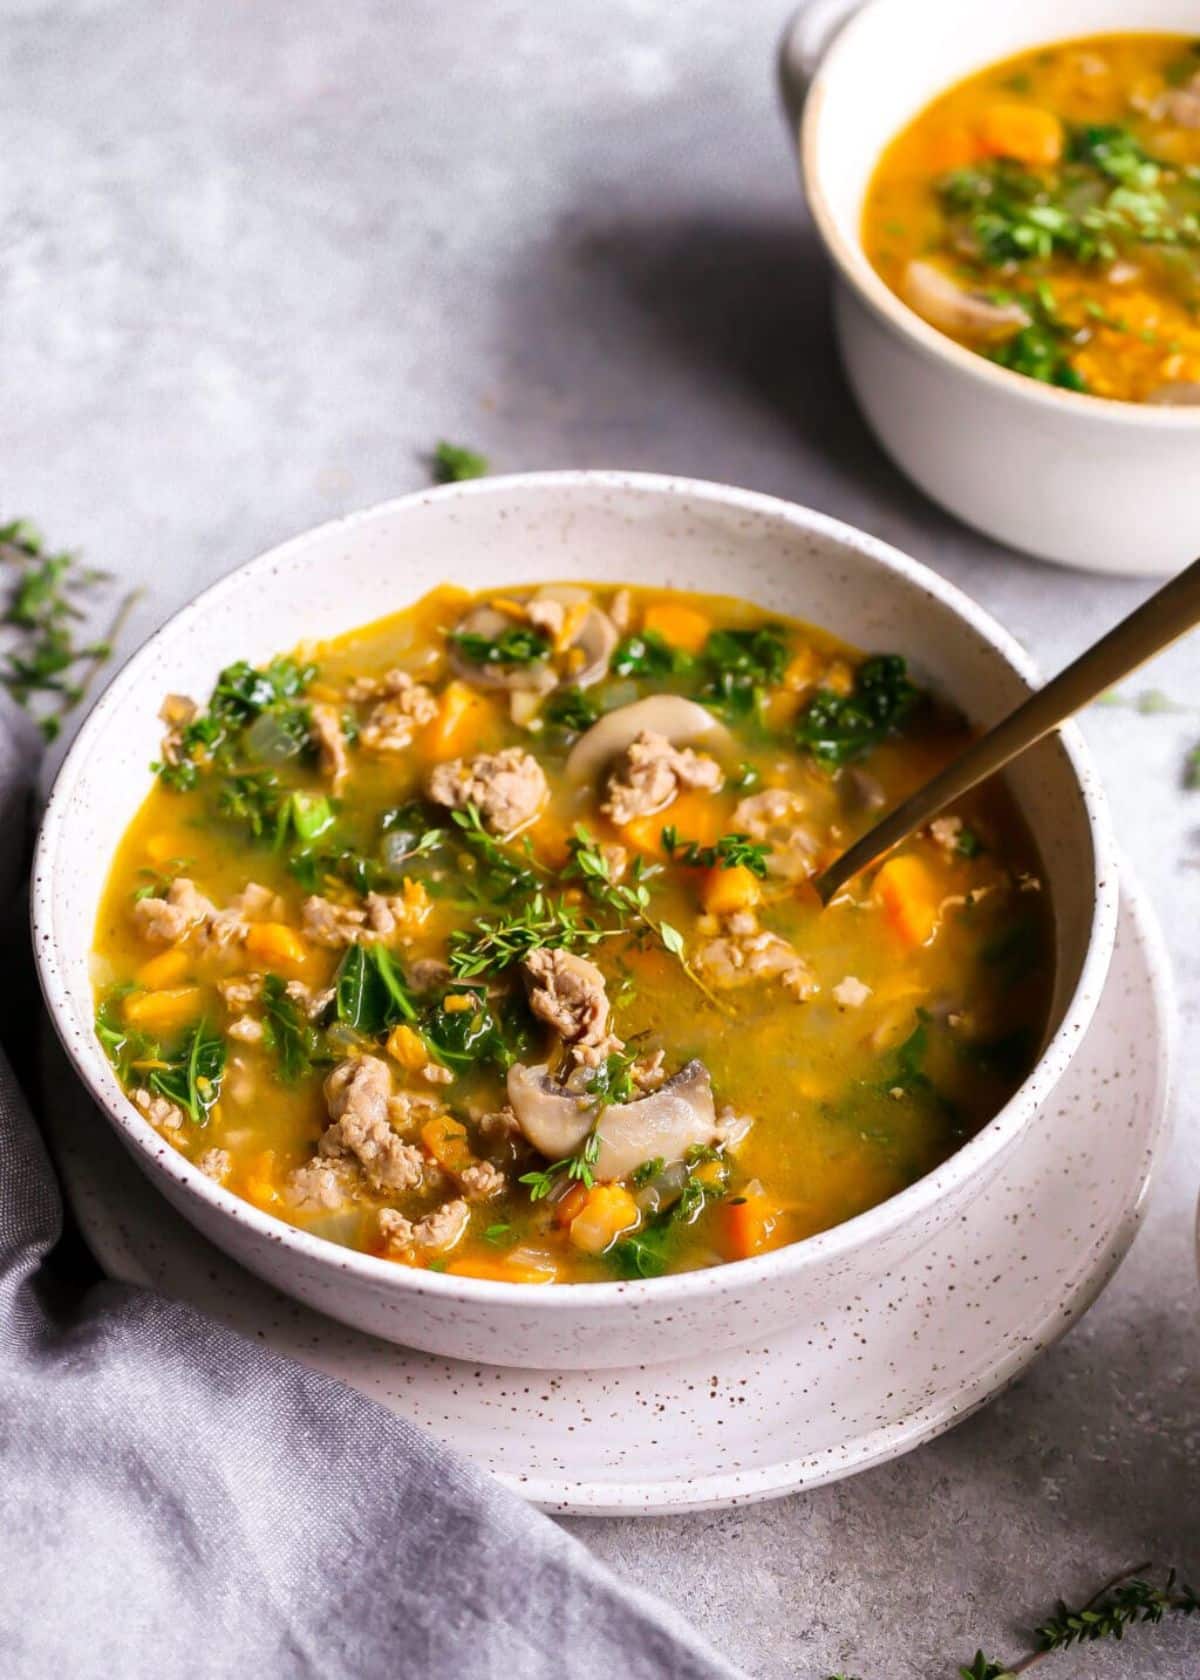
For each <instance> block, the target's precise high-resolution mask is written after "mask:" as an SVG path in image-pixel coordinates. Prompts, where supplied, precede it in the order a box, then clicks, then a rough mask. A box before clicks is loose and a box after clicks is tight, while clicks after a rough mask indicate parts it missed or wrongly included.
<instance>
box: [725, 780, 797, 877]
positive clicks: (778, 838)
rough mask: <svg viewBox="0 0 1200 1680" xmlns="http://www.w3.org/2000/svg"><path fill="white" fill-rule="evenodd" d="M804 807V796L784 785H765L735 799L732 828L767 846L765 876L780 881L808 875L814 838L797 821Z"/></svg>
mask: <svg viewBox="0 0 1200 1680" xmlns="http://www.w3.org/2000/svg"><path fill="white" fill-rule="evenodd" d="M807 808H808V802H807V800H806V799H805V797H804V795H803V794H802V793H794V792H792V791H791V790H790V789H788V788H767V789H766V790H765V792H763V793H754V794H751V795H750V797H749V798H748V799H743V800H741V801H740V802H739V804H738V806H737V809H736V810H735V811H734V813H733V826H734V829H735V831H736V832H737V833H739V834H748V835H749V836H750V838H751V840H757V841H758V843H759V844H760V845H765V846H769V847H770V850H769V852H768V853H767V857H766V866H767V874H768V875H773V876H776V877H777V878H778V879H779V880H782V881H803V880H807V878H808V877H809V876H810V875H811V874H812V872H813V867H814V863H815V859H816V855H817V849H818V841H817V837H816V835H815V834H814V833H813V831H812V829H811V828H806V827H805V826H804V824H803V823H801V822H799V821H798V820H797V819H798V818H799V817H800V816H801V815H802V814H803V813H804V812H805V811H806V810H807Z"/></svg>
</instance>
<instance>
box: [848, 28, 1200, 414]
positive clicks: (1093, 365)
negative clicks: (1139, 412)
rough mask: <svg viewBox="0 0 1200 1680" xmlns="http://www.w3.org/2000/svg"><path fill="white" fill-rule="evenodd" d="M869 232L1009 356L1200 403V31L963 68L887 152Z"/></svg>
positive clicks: (886, 271) (917, 282)
mask: <svg viewBox="0 0 1200 1680" xmlns="http://www.w3.org/2000/svg"><path fill="white" fill-rule="evenodd" d="M862 237H863V246H864V249H865V251H866V254H867V256H868V258H869V259H870V261H871V263H872V264H873V266H874V267H875V268H876V269H877V271H878V272H879V274H880V275H881V276H882V277H883V279H884V280H885V281H886V282H887V284H888V286H889V287H890V288H891V289H892V291H894V292H895V293H896V294H897V295H898V296H899V297H901V298H903V299H904V301H905V302H906V303H908V304H909V306H910V307H911V308H912V309H914V310H915V311H916V313H917V314H919V315H921V316H923V317H924V318H925V319H926V320H927V321H929V322H930V323H931V325H933V326H935V327H937V328H938V329H939V330H940V331H942V332H945V333H946V334H947V335H948V336H949V337H951V338H954V339H956V340H957V341H958V342H959V343H961V344H964V345H966V346H967V348H968V349H971V350H974V351H977V352H978V353H979V354H980V355H983V356H986V357H988V358H989V359H990V360H992V361H994V362H996V363H998V364H999V365H1000V366H1002V367H1007V368H1010V369H1012V370H1013V371H1015V372H1017V373H1022V374H1025V375H1027V376H1028V377H1030V378H1033V379H1037V380H1040V381H1042V382H1043V383H1046V384H1051V385H1057V386H1060V387H1062V388H1064V389H1067V390H1073V391H1081V392H1085V393H1090V394H1091V395H1093V396H1098V397H1109V398H1115V399H1117V400H1121V401H1126V402H1151V403H1168V404H1176V403H1195V402H1200V319H1198V318H1197V311H1198V309H1200V41H1196V40H1190V39H1188V38H1187V37H1184V36H1175V35H1149V34H1121V35H1103V36H1094V37H1088V38H1086V39H1082V40H1073V41H1066V42H1062V43H1060V44H1057V45H1054V46H1047V47H1044V48H1040V49H1038V50H1036V51H1033V52H1026V53H1022V54H1020V55H1019V56H1018V57H1016V58H1012V59H1009V60H1006V61H1005V62H1003V63H1001V64H995V65H992V66H991V67H990V68H988V69H987V70H984V71H981V72H980V73H978V74H976V75H974V76H971V77H969V78H967V79H966V80H965V81H962V82H959V83H958V84H957V85H956V86H954V87H952V88H950V89H949V90H948V91H947V92H946V93H943V94H942V95H940V96H939V98H937V99H935V100H934V101H933V102H932V104H930V105H928V106H927V107H926V108H925V110H923V111H922V112H921V113H920V114H919V115H918V116H917V117H916V118H915V119H914V120H913V121H912V122H911V123H909V124H908V126H907V127H906V128H905V129H903V130H902V131H901V133H900V134H899V135H897V137H896V138H895V140H894V141H893V142H892V143H891V145H890V146H889V147H888V148H887V150H886V151H885V152H884V154H883V157H882V158H881V159H880V162H879V164H878V167H877V168H876V171H875V174H874V177H873V178H872V181H871V183H870V186H869V188H868V191H867V196H866V202H865V206H864V212H863V222H862Z"/></svg>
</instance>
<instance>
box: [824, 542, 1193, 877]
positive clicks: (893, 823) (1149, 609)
mask: <svg viewBox="0 0 1200 1680" xmlns="http://www.w3.org/2000/svg"><path fill="white" fill-rule="evenodd" d="M1197 624H1200V560H1194V561H1193V562H1192V564H1191V565H1190V566H1188V567H1187V569H1186V570H1185V571H1182V572H1180V574H1179V576H1178V577H1177V578H1174V579H1173V580H1172V581H1171V582H1170V583H1168V584H1167V585H1166V586H1165V587H1164V588H1163V589H1160V590H1158V591H1157V592H1156V593H1155V594H1153V595H1151V597H1150V599H1149V600H1148V601H1145V602H1143V603H1142V605H1141V606H1140V607H1138V609H1137V611H1136V612H1132V613H1130V615H1129V617H1128V618H1125V619H1122V620H1121V622H1120V624H1118V625H1117V626H1116V628H1115V629H1113V630H1110V631H1109V633H1108V635H1107V636H1104V637H1102V639H1101V640H1100V641H1098V642H1097V643H1096V644H1095V646H1094V647H1090V648H1089V649H1088V650H1087V652H1086V653H1083V654H1080V656H1079V658H1078V659H1077V660H1076V661H1075V662H1074V664H1072V665H1068V666H1067V668H1066V670H1065V671H1060V672H1059V674H1058V676H1057V677H1055V678H1054V679H1053V681H1052V682H1048V683H1047V684H1046V686H1045V687H1044V688H1040V689H1038V691H1037V693H1036V694H1031V695H1030V696H1029V699H1028V700H1026V701H1023V702H1022V704H1021V705H1019V706H1018V707H1017V709H1016V711H1015V712H1010V713H1009V714H1008V716H1007V717H1006V718H1003V719H1002V720H1001V721H1000V722H999V723H998V724H997V725H996V726H995V728H994V729H989V730H988V732H987V734H986V735H981V736H980V738H979V739H978V741H976V742H974V743H973V744H972V745H971V746H970V747H968V748H967V750H966V752H965V753H963V755H962V757H961V758H956V759H955V760H954V762H953V763H952V764H948V765H947V766H946V768H945V769H944V770H942V771H941V772H940V773H939V774H938V775H936V776H935V777H934V778H933V780H932V781H930V782H926V784H925V785H924V787H921V788H918V789H917V791H916V793H914V794H912V795H911V797H910V798H908V799H906V800H905V801H904V803H903V805H898V806H897V807H896V809H895V810H894V811H892V812H890V813H889V814H888V815H887V816H886V817H884V819H883V821H882V822H880V823H877V824H876V825H875V827H874V828H872V829H870V830H869V831H868V832H867V833H866V834H864V835H863V837H862V839H861V840H858V841H856V842H855V843H854V845H853V846H851V847H850V850H849V851H848V852H843V854H842V856H841V857H840V858H838V859H837V860H836V861H835V862H834V863H832V864H830V866H829V868H828V869H826V870H825V872H824V874H822V875H818V876H817V877H816V879H815V880H814V882H813V886H814V887H815V888H816V890H817V894H818V896H819V898H820V900H821V903H822V904H828V903H829V901H830V899H831V898H832V897H833V895H834V894H835V893H836V892H838V891H839V890H840V888H842V887H843V886H845V884H846V882H847V881H849V880H850V879H851V877H852V876H854V875H857V874H858V873H859V871H860V870H862V869H865V868H866V867H867V865H868V864H870V863H874V861H875V859H876V858H878V857H882V855H883V853H884V852H888V851H890V850H891V849H892V847H893V846H897V845H899V843H900V841H901V840H904V839H906V838H907V837H908V836H909V835H910V834H912V833H913V832H914V831H915V830H916V829H918V828H921V827H923V825H924V824H925V823H927V822H928V821H929V820H930V818H931V817H936V816H937V814H938V812H939V811H941V810H943V809H944V808H945V807H946V806H947V805H949V804H951V803H952V802H953V801H954V800H955V799H958V798H960V797H961V796H962V795H963V794H964V793H967V792H969V791H970V789H971V788H973V787H976V786H977V785H978V784H979V783H980V782H982V781H984V780H986V778H987V777H988V776H992V775H994V774H995V773H996V771H997V770H1002V769H1003V768H1004V766H1005V765H1006V764H1008V763H1009V762H1010V761H1011V760H1012V759H1014V758H1016V757H1017V755H1018V753H1022V752H1024V751H1025V749H1026V747H1031V746H1032V745H1033V744H1034V742H1035V741H1040V740H1041V739H1042V736H1043V735H1048V734H1049V733H1050V731H1051V730H1052V729H1056V728H1057V727H1058V725H1059V724H1060V723H1062V722H1063V721H1064V720H1065V719H1066V718H1069V717H1071V716H1072V714H1073V713H1075V712H1078V711H1079V710H1081V708H1082V707H1084V706H1086V705H1087V704H1088V702H1089V701H1090V700H1094V699H1095V698H1096V696H1097V695H1099V694H1103V693H1104V692H1105V691H1106V690H1107V689H1109V688H1111V687H1112V685H1113V684H1114V683H1116V682H1119V681H1120V680H1121V678H1122V677H1127V676H1128V675H1129V673H1130V672H1131V671H1136V669H1137V668H1138V666H1139V665H1142V664H1144V663H1145V661H1146V660H1147V659H1150V658H1152V657H1153V655H1154V654H1156V653H1161V651H1162V650H1163V648H1165V647H1169V646H1170V644H1171V643H1172V642H1174V641H1177V640H1178V638H1179V637H1180V636H1183V635H1186V634H1187V632H1188V631H1189V630H1192V629H1194V628H1195V626H1196V625H1197Z"/></svg>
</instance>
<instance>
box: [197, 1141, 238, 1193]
mask: <svg viewBox="0 0 1200 1680" xmlns="http://www.w3.org/2000/svg"><path fill="white" fill-rule="evenodd" d="M196 1165H197V1166H198V1167H199V1168H200V1171H201V1172H202V1173H204V1174H206V1176H207V1177H209V1178H214V1179H216V1181H217V1183H218V1184H224V1182H225V1180H226V1179H227V1178H228V1177H229V1175H230V1173H231V1172H232V1171H233V1156H232V1155H231V1154H230V1153H229V1151H228V1149H206V1150H205V1151H204V1153H203V1155H201V1156H200V1158H199V1159H198V1160H197V1162H196Z"/></svg>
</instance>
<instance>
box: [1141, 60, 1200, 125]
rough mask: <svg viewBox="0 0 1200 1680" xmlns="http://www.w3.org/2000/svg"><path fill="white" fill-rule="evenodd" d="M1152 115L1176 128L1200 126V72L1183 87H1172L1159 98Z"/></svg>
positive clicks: (1158, 120)
mask: <svg viewBox="0 0 1200 1680" xmlns="http://www.w3.org/2000/svg"><path fill="white" fill-rule="evenodd" d="M1150 114H1151V116H1153V117H1154V118H1155V120H1156V121H1157V122H1168V123H1174V125H1175V126H1176V128H1200V72H1197V74H1196V75H1194V76H1192V77H1191V79H1190V80H1189V81H1186V82H1185V83H1184V84H1183V86H1182V87H1177V88H1171V89H1170V91H1169V92H1167V93H1164V94H1163V96H1162V98H1161V99H1159V100H1157V101H1156V103H1155V105H1154V108H1153V110H1152V111H1151V113H1150Z"/></svg>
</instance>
